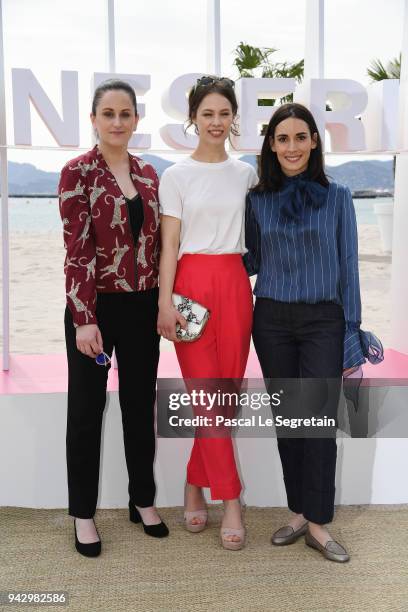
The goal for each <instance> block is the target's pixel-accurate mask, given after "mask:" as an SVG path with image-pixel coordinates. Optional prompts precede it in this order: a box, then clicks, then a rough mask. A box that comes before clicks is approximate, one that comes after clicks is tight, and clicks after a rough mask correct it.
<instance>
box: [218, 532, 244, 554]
mask: <svg viewBox="0 0 408 612" xmlns="http://www.w3.org/2000/svg"><path fill="white" fill-rule="evenodd" d="M230 535H234V536H238V537H239V538H240V539H239V541H238V542H234V541H230V540H226V539H225V536H230ZM220 537H221V544H222V545H223V547H224V548H225V549H226V550H241V549H242V548H244V546H245V527H243V528H242V529H232V528H231V527H221V530H220Z"/></svg>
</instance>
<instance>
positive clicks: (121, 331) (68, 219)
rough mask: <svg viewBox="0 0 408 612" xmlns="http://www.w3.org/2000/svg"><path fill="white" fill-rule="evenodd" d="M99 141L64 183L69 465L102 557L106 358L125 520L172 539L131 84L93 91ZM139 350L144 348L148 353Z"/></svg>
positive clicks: (84, 550) (152, 278) (152, 281)
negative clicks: (124, 478) (163, 508)
mask: <svg viewBox="0 0 408 612" xmlns="http://www.w3.org/2000/svg"><path fill="white" fill-rule="evenodd" d="M91 121H92V124H93V126H94V129H95V130H96V132H97V136H98V144H97V145H96V146H95V147H94V148H93V149H92V150H91V151H88V152H87V153H85V154H83V155H80V156H79V157H76V158H75V159H73V160H71V161H70V162H68V163H67V164H66V165H65V166H64V168H63V169H62V172H61V178H60V183H59V201H60V214H61V219H62V221H63V232H64V244H65V248H66V258H65V268H64V269H65V276H66V295H67V306H66V310H65V336H66V346H67V358H68V372H69V382H68V415H67V468H68V493H69V514H70V515H71V516H73V517H75V519H74V532H75V544H76V549H77V550H78V552H80V553H81V554H83V555H85V556H97V555H99V554H100V551H101V541H100V538H99V534H98V532H97V530H96V527H95V524H94V521H93V516H94V514H95V510H96V504H97V497H98V481H99V460H100V444H101V428H102V417H103V411H104V407H105V402H106V385H107V377H108V370H109V367H110V358H111V356H112V351H113V349H114V348H115V354H116V358H117V362H118V373H119V401H120V407H121V411H122V421H123V433H124V445H125V455H126V464H127V469H128V474H129V518H130V520H131V521H133V522H135V523H136V522H137V523H138V522H142V524H143V527H144V530H145V532H146V533H147V534H149V535H152V536H155V537H162V536H165V535H167V534H168V529H167V527H166V525H165V524H164V523H163V522H162V521H161V519H160V517H159V516H158V514H157V511H156V509H155V507H154V497H155V492H156V489H155V482H154V475H153V460H154V453H155V436H154V417H153V409H154V402H155V385H156V376H157V365H158V360H159V340H160V337H159V336H158V334H157V330H156V320H157V313H158V305H157V304H158V257H159V209H158V197H157V192H158V178H157V175H156V172H155V170H154V168H153V167H152V166H151V165H149V164H147V163H146V162H144V161H143V160H142V159H140V158H138V157H135V156H133V155H130V154H129V153H128V151H127V146H128V143H129V140H130V138H131V136H132V134H133V132H134V130H135V129H136V126H137V122H138V115H137V106H136V97H135V94H134V91H133V89H132V87H131V86H130V85H129V84H128V83H126V82H124V81H119V80H110V81H105V82H104V83H102V84H101V85H100V86H99V87H98V88H97V89H96V91H95V94H94V99H93V104H92V113H91ZM141 347H143V355H142V350H141Z"/></svg>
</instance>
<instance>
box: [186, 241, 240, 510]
mask: <svg viewBox="0 0 408 612" xmlns="http://www.w3.org/2000/svg"><path fill="white" fill-rule="evenodd" d="M174 291H175V292H176V293H180V294H181V295H185V296H187V297H189V298H191V299H193V300H196V301H197V302H199V303H200V304H203V306H206V307H207V308H208V309H209V310H210V311H211V316H210V320H209V321H208V323H207V326H206V328H205V330H204V333H203V335H202V336H201V338H199V339H198V340H196V341H195V342H191V343H189V342H177V343H175V347H176V352H177V358H178V361H179V364H180V368H181V372H182V375H183V378H190V379H191V378H196V379H197V378H210V379H212V378H213V379H216V378H231V379H233V378H235V379H239V378H242V377H243V376H244V373H245V368H246V364H247V360H248V353H249V344H250V339H251V327H252V291H251V285H250V282H249V279H248V275H247V273H246V271H245V268H244V266H243V263H242V257H241V255H239V254H235V253H234V254H226V255H202V254H196V255H195V254H191V255H183V256H182V257H181V259H180V260H179V262H178V265H177V272H176V278H175V282H174ZM187 482H188V483H190V484H193V485H197V486H199V487H209V488H210V492H211V499H235V498H236V497H238V496H239V494H240V491H241V482H240V479H239V476H238V472H237V467H236V464H235V457H234V449H233V445H232V440H231V437H229V436H227V437H225V436H224V437H220V438H216V437H195V439H194V445H193V448H192V451H191V456H190V461H189V463H188V466H187Z"/></svg>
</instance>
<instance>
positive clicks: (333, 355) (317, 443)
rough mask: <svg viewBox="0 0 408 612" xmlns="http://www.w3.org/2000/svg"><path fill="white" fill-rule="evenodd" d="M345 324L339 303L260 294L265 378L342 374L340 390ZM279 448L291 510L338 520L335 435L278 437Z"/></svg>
mask: <svg viewBox="0 0 408 612" xmlns="http://www.w3.org/2000/svg"><path fill="white" fill-rule="evenodd" d="M344 330H345V324H344V314H343V308H342V307H341V306H339V305H337V304H334V303H331V302H321V303H317V304H305V303H293V304H291V303H285V302H277V301H274V300H272V299H268V298H257V300H256V304H255V311H254V324H253V339H254V345H255V349H256V352H257V355H258V359H259V362H260V364H261V368H262V373H263V376H264V378H299V377H302V378H322V379H323V378H326V379H327V378H330V379H335V378H338V379H339V385H338V393H340V387H341V377H342V370H343V342H344ZM337 401H338V395H337ZM278 449H279V454H280V458H281V461H282V469H283V477H284V481H285V488H286V494H287V498H288V506H289V508H290V510H292V511H293V512H296V513H298V514H300V513H302V514H303V515H304V517H305V518H307V519H308V520H309V521H312V522H313V523H318V524H322V525H323V524H325V523H329V522H330V521H332V519H333V514H334V494H335V473H336V457H337V445H336V440H335V438H334V437H332V438H312V437H311V438H279V437H278Z"/></svg>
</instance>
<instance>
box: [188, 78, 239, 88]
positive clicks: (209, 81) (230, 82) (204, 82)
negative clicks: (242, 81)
mask: <svg viewBox="0 0 408 612" xmlns="http://www.w3.org/2000/svg"><path fill="white" fill-rule="evenodd" d="M214 83H221V84H224V85H225V86H226V87H231V88H232V89H234V87H235V83H234V81H233V80H232V79H229V78H228V77H216V76H202V77H200V78H199V79H197V83H196V84H195V85H194V90H195V89H197V87H201V86H206V85H213V84H214Z"/></svg>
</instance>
